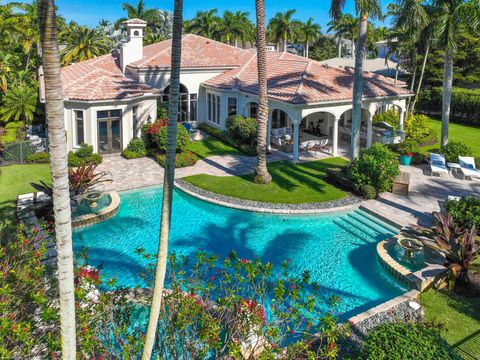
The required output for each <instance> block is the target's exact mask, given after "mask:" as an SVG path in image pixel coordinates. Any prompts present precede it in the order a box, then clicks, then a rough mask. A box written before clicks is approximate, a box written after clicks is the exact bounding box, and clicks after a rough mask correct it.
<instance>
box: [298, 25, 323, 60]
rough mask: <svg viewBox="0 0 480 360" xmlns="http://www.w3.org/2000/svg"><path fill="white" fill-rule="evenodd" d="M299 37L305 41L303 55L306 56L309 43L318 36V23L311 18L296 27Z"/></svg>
mask: <svg viewBox="0 0 480 360" xmlns="http://www.w3.org/2000/svg"><path fill="white" fill-rule="evenodd" d="M298 32H299V37H300V39H302V41H304V42H305V57H307V58H308V51H309V48H310V44H311V43H313V42H315V41H316V40H317V39H318V37H319V36H320V25H318V24H315V23H314V22H313V19H312V18H309V19H308V20H307V21H306V22H305V23H301V24H300V25H299V27H298Z"/></svg>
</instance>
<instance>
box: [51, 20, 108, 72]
mask: <svg viewBox="0 0 480 360" xmlns="http://www.w3.org/2000/svg"><path fill="white" fill-rule="evenodd" d="M60 36H61V39H62V41H63V42H64V43H65V45H66V46H65V48H64V49H63V50H62V52H61V56H62V64H63V65H69V64H71V63H73V62H80V61H84V60H88V59H92V58H94V57H97V56H100V55H104V54H107V53H108V52H109V51H110V39H109V38H108V37H107V36H105V35H104V34H102V33H101V32H100V31H98V30H97V29H91V28H89V27H86V26H79V25H74V26H69V27H68V28H67V29H66V31H65V32H62V33H61V34H60Z"/></svg>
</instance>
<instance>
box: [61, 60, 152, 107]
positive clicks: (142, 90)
mask: <svg viewBox="0 0 480 360" xmlns="http://www.w3.org/2000/svg"><path fill="white" fill-rule="evenodd" d="M61 73H62V87H63V95H64V97H65V98H66V99H71V100H83V101H93V100H109V99H125V98H133V97H137V96H141V95H144V94H147V93H158V92H159V90H158V89H156V88H153V87H150V86H148V85H145V84H139V83H137V82H136V81H134V80H132V79H130V78H127V77H125V76H124V75H123V73H122V71H121V70H120V67H119V66H118V58H117V57H116V56H115V55H112V54H107V55H103V56H99V57H97V58H95V59H90V60H86V61H82V62H79V63H76V64H72V65H69V66H66V67H64V68H62V70H61Z"/></svg>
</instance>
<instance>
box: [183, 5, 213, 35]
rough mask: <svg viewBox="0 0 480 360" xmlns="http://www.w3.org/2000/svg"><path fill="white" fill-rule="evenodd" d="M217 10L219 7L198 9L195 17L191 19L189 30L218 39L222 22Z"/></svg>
mask: <svg viewBox="0 0 480 360" xmlns="http://www.w3.org/2000/svg"><path fill="white" fill-rule="evenodd" d="M217 11H218V10H217V9H210V10H207V11H197V14H196V15H195V17H194V18H193V19H191V20H190V21H189V27H188V31H189V32H192V33H194V34H198V35H201V36H205V37H207V38H210V39H217V38H218V35H219V30H220V23H221V22H220V18H219V17H218V16H217Z"/></svg>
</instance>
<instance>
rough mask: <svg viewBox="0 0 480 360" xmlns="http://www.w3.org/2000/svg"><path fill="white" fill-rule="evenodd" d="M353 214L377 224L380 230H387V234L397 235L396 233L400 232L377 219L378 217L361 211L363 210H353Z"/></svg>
mask: <svg viewBox="0 0 480 360" xmlns="http://www.w3.org/2000/svg"><path fill="white" fill-rule="evenodd" d="M354 213H355V214H356V215H358V216H361V217H363V218H366V219H368V220H369V221H371V222H373V223H375V224H377V225H378V226H380V227H381V228H383V229H387V230H388V231H389V232H392V233H394V234H398V232H399V231H400V229H399V228H397V227H395V226H393V225H390V224H388V223H386V222H385V221H382V220H381V219H379V218H378V217H376V216H374V215H372V214H369V213H368V212H366V211H363V210H355V211H354Z"/></svg>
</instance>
